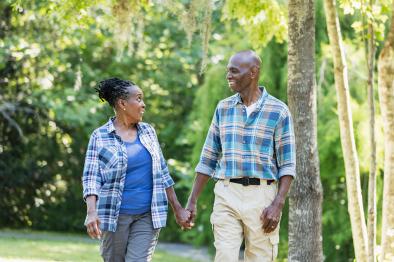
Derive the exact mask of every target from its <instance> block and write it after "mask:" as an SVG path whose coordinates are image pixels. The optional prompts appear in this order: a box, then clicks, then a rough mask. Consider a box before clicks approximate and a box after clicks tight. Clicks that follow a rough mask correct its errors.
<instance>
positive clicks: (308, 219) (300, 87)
mask: <svg viewBox="0 0 394 262" xmlns="http://www.w3.org/2000/svg"><path fill="white" fill-rule="evenodd" d="M288 101H289V107H290V111H291V113H292V115H293V118H294V130H295V136H296V148H297V152H296V155H297V178H296V179H295V180H294V184H293V186H292V190H291V192H290V213H289V256H288V258H289V261H316V262H319V261H323V250H322V227H321V216H322V207H321V205H322V197H323V189H322V185H321V181H320V170H319V155H318V149H317V112H316V81H315V8H314V1H313V0H290V1H289V44H288Z"/></svg>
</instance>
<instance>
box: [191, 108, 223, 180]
mask: <svg viewBox="0 0 394 262" xmlns="http://www.w3.org/2000/svg"><path fill="white" fill-rule="evenodd" d="M221 152H222V145H221V141H220V130H219V109H218V108H216V110H215V114H214V116H213V118H212V122H211V126H210V127H209V130H208V134H207V137H206V139H205V143H204V146H203V149H202V152H201V157H200V161H199V163H198V165H197V167H196V168H195V171H196V172H198V173H201V174H204V175H208V176H213V174H214V172H215V169H216V165H217V162H218V160H219V157H220V155H221Z"/></svg>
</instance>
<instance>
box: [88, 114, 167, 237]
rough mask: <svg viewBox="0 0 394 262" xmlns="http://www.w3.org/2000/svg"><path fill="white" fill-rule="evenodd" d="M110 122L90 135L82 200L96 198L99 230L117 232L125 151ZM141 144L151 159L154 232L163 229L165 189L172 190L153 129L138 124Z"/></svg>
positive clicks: (111, 121) (165, 205)
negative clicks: (91, 196)
mask: <svg viewBox="0 0 394 262" xmlns="http://www.w3.org/2000/svg"><path fill="white" fill-rule="evenodd" d="M113 119H114V118H112V119H110V120H109V121H108V122H107V123H106V124H105V125H103V126H101V127H99V128H97V129H96V130H95V131H94V132H93V133H92V135H91V137H90V141H89V145H88V149H87V152H86V158H85V166H84V171H83V176H82V185H83V197H84V199H86V197H87V196H89V195H96V196H97V197H98V200H97V212H98V216H99V219H100V222H101V224H100V228H101V229H102V230H105V231H113V232H115V231H116V225H117V221H118V216H119V210H120V204H121V200H122V192H123V187H124V182H125V177H126V169H127V151H126V146H125V145H124V143H123V142H122V139H121V138H120V137H119V136H118V135H116V133H115V127H114V125H113ZM137 129H138V135H139V138H140V140H141V143H142V144H143V145H144V146H145V148H146V149H147V150H148V151H149V153H150V154H151V156H152V172H153V193H152V205H151V213H152V221H153V227H154V228H161V227H164V226H165V225H166V220H167V211H168V200H167V195H166V192H165V189H166V188H168V187H170V186H172V185H173V184H174V181H173V180H172V178H171V177H170V174H169V172H168V168H167V165H166V162H165V160H164V157H163V153H162V151H161V149H160V144H159V141H158V139H157V136H156V132H155V130H154V129H153V127H152V126H151V125H149V124H147V123H138V124H137Z"/></svg>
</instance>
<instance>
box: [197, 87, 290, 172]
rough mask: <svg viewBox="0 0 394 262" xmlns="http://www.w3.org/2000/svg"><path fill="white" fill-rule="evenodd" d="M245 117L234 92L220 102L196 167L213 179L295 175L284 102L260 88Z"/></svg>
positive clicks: (244, 112)
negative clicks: (257, 97)
mask: <svg viewBox="0 0 394 262" xmlns="http://www.w3.org/2000/svg"><path fill="white" fill-rule="evenodd" d="M261 91H262V95H261V97H260V98H259V100H258V101H257V102H256V103H257V104H256V109H255V110H254V111H253V112H252V113H251V114H250V116H249V117H247V114H246V107H245V105H244V104H243V103H242V100H241V97H240V95H239V94H238V93H237V94H235V95H233V96H231V97H228V98H226V99H224V100H222V101H220V102H219V104H218V106H217V107H216V110H215V114H214V116H213V119H212V123H211V126H210V128H209V131H208V135H207V137H206V140H205V144H204V147H203V149H202V153H201V158H200V162H199V163H198V165H197V167H196V169H195V171H196V172H199V173H202V174H206V175H209V176H213V177H214V178H216V179H228V178H237V177H257V178H261V179H274V180H278V179H279V178H280V177H282V176H285V175H290V176H295V174H296V169H295V166H296V163H295V162H296V158H295V140H294V131H293V123H292V118H291V115H290V112H289V109H288V107H287V106H286V104H284V103H283V102H281V101H280V100H278V99H276V98H274V97H273V96H271V95H269V94H268V93H267V91H266V90H265V88H261Z"/></svg>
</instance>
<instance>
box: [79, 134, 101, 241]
mask: <svg viewBox="0 0 394 262" xmlns="http://www.w3.org/2000/svg"><path fill="white" fill-rule="evenodd" d="M98 162H99V161H98V145H97V135H96V134H95V133H93V134H92V135H91V137H90V140H89V145H88V149H87V151H86V157H85V166H84V170H83V176H82V186H83V198H84V200H85V202H86V208H87V216H86V220H85V226H86V230H87V232H88V234H89V236H90V237H92V238H100V237H101V231H100V227H99V226H100V220H99V218H98V215H97V210H96V202H97V196H98V192H99V190H100V187H101V175H100V169H99V164H98Z"/></svg>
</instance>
